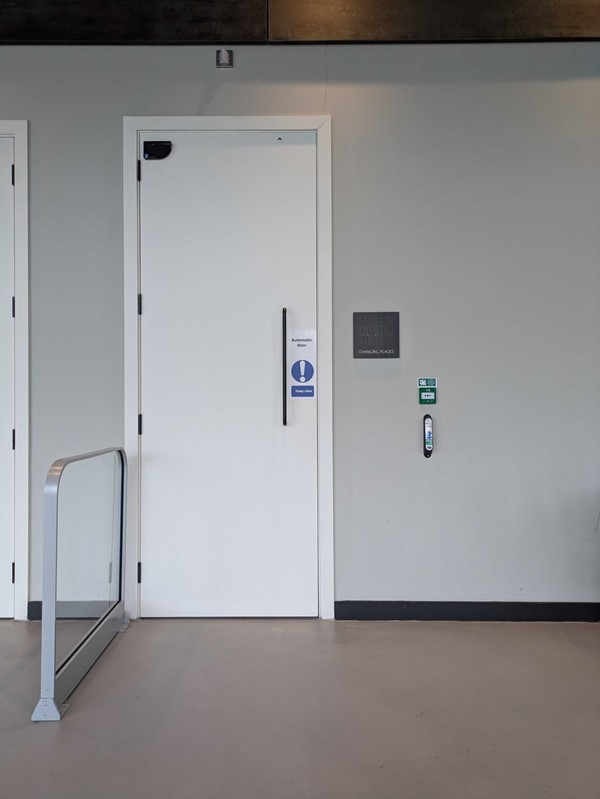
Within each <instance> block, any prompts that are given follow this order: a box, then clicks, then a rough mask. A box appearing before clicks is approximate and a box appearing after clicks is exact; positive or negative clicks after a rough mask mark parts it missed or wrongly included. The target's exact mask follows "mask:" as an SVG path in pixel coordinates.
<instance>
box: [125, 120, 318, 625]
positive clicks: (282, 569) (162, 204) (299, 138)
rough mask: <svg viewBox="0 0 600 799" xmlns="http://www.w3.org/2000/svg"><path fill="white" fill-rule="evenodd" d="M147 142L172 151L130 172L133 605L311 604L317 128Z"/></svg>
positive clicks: (226, 609) (210, 612) (237, 607)
mask: <svg viewBox="0 0 600 799" xmlns="http://www.w3.org/2000/svg"><path fill="white" fill-rule="evenodd" d="M155 140H159V141H170V142H171V144H172V149H171V152H170V154H169V155H168V156H167V157H165V158H163V159H159V160H152V159H151V160H142V168H141V182H140V251H141V264H140V286H141V293H142V298H143V299H142V315H141V325H140V330H141V344H140V346H141V353H140V355H141V360H140V363H141V381H140V385H141V397H140V409H141V412H142V435H141V449H140V451H141V464H140V474H141V508H140V511H141V515H140V519H141V542H140V548H141V564H142V569H141V586H140V591H141V614H142V615H143V616H317V615H318V612H319V611H318V566H317V557H318V551H317V402H318V378H317V372H315V373H314V374H313V373H312V370H313V369H316V366H317V365H316V362H315V357H314V355H313V353H312V348H313V347H314V336H315V328H316V326H317V322H316V277H317V275H316V270H317V264H316V245H317V241H316V225H317V219H316V214H317V208H316V191H317V181H316V178H317V176H316V134H315V132H314V131H281V132H277V131H218V132H215V131H171V132H165V131H161V132H160V133H153V132H151V131H150V132H146V133H143V134H141V135H140V141H139V146H140V153H143V152H144V148H145V143H146V142H149V141H155ZM146 149H149V148H148V147H146ZM159 154H161V153H159ZM162 154H163V155H164V150H163V152H162ZM284 308H285V309H287V314H286V318H287V328H288V335H287V341H286V343H285V346H284V340H283V309H284ZM293 339H303V340H304V341H305V343H306V339H313V341H312V342H308V343H307V344H306V345H307V346H308V348H309V349H308V350H305V351H303V350H301V349H298V348H299V347H301V346H303V344H302V343H301V342H298V341H297V340H296V341H293ZM286 349H287V366H286V369H285V371H284V366H283V362H284V356H285V351H286ZM303 352H306V353H307V354H306V356H305V357H304V358H303V357H302V355H303ZM300 361H302V374H300V371H299V368H300V367H299V363H300ZM284 381H285V382H284ZM311 386H312V391H311V390H310V389H311ZM286 406H287V424H284V412H285V408H286Z"/></svg>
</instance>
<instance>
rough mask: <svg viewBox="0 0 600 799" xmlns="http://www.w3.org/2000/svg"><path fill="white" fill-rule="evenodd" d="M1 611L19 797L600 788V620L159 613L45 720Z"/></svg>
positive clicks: (371, 797)
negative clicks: (39, 717)
mask: <svg viewBox="0 0 600 799" xmlns="http://www.w3.org/2000/svg"><path fill="white" fill-rule="evenodd" d="M39 634H40V625H39V624H38V623H34V622H21V623H19V622H8V621H7V622H0V797H2V799H125V797H130V798H131V799H138V798H139V799H438V798H439V799H459V797H460V799H467V798H468V799H538V798H539V799H542V798H543V799H598V798H599V797H600V626H597V625H592V624H491V623H488V624H480V623H429V622H428V623H416V622H412V623H406V622H404V623H396V622H382V623H379V622H378V623H373V622H319V621H312V620H283V621H276V620H160V621H159V620H154V621H153V620H149V621H139V622H134V623H132V624H131V626H130V627H129V629H128V630H127V631H126V632H125V633H123V634H120V635H119V636H117V638H116V639H115V640H114V641H113V643H112V644H111V645H110V646H109V648H108V649H107V651H106V652H105V654H104V656H103V657H102V659H101V660H100V661H98V663H97V664H96V665H95V666H94V668H93V669H92V670H91V672H90V673H89V674H88V676H87V677H86V679H85V680H84V681H83V682H82V683H81V684H80V686H79V687H78V688H77V690H76V691H75V692H74V694H73V695H72V696H71V698H70V707H69V710H68V712H67V714H66V715H65V717H64V718H63V720H62V721H61V722H59V723H42V724H33V723H31V722H30V720H29V718H30V714H31V711H32V709H33V707H34V705H35V703H36V700H37V694H38V668H39Z"/></svg>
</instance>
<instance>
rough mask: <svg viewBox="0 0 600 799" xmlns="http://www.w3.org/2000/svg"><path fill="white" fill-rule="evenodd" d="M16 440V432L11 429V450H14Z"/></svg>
mask: <svg viewBox="0 0 600 799" xmlns="http://www.w3.org/2000/svg"><path fill="white" fill-rule="evenodd" d="M16 438H17V432H16V430H15V429H14V428H13V431H12V448H13V449H14V448H15V444H16Z"/></svg>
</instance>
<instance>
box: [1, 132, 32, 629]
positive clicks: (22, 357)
mask: <svg viewBox="0 0 600 799" xmlns="http://www.w3.org/2000/svg"><path fill="white" fill-rule="evenodd" d="M0 137H2V138H11V139H13V141H14V166H15V171H14V213H15V216H14V245H15V246H14V283H13V296H14V298H15V306H14V358H13V374H12V379H13V386H14V416H13V427H14V430H15V439H14V451H15V454H14V460H13V473H12V475H10V477H9V480H10V481H11V482H12V485H11V486H10V488H9V492H10V495H11V496H12V497H13V502H14V562H15V575H14V605H13V607H14V611H13V612H14V618H15V619H18V620H20V621H24V620H26V619H27V604H28V601H29V199H28V175H27V166H28V164H27V161H28V158H27V154H28V144H27V122H26V121H25V120H0ZM2 313H12V310H11V309H10V308H3V309H2ZM9 435H10V430H6V431H4V430H3V431H2V442H3V446H5V445H8V446H11V444H10V443H8V442H9V441H10V439H9ZM9 492H7V494H8V493H9Z"/></svg>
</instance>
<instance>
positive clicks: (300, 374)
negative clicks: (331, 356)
mask: <svg viewBox="0 0 600 799" xmlns="http://www.w3.org/2000/svg"><path fill="white" fill-rule="evenodd" d="M314 373H315V368H314V366H313V365H312V363H311V362H310V361H296V363H295V364H294V365H293V366H292V377H293V378H294V380H295V381H296V382H297V383H309V382H310V381H311V380H312V377H313V375H314Z"/></svg>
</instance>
